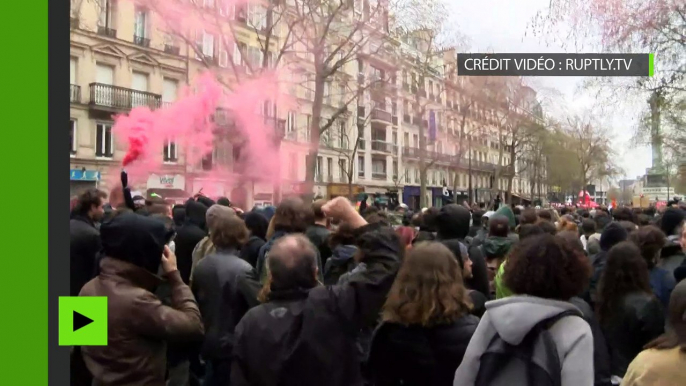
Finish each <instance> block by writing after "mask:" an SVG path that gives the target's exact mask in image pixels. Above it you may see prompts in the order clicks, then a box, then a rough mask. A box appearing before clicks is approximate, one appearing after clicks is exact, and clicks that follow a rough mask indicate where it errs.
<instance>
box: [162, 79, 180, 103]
mask: <svg viewBox="0 0 686 386" xmlns="http://www.w3.org/2000/svg"><path fill="white" fill-rule="evenodd" d="M177 89H178V82H177V81H176V79H169V78H164V80H163V81H162V102H163V103H171V102H174V101H176V95H177Z"/></svg>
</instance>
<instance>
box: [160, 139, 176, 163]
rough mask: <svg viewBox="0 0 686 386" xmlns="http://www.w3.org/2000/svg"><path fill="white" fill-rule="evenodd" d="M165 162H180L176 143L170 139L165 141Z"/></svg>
mask: <svg viewBox="0 0 686 386" xmlns="http://www.w3.org/2000/svg"><path fill="white" fill-rule="evenodd" d="M162 156H163V158H164V162H176V161H177V160H178V156H179V155H178V152H177V148H176V143H175V142H174V141H172V140H170V139H166V140H165V141H164V154H163V155H162Z"/></svg>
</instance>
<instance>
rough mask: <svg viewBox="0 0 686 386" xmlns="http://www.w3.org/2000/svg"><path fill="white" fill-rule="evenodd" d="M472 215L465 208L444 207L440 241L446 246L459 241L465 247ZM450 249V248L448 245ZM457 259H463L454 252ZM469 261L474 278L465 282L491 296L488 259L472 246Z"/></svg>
mask: <svg viewBox="0 0 686 386" xmlns="http://www.w3.org/2000/svg"><path fill="white" fill-rule="evenodd" d="M470 219H471V214H470V213H469V210H468V209H467V208H465V207H463V206H459V205H455V204H450V205H446V206H443V207H442V208H441V210H440V212H439V215H438V218H437V219H436V223H437V227H438V239H439V241H442V242H443V243H444V244H446V243H445V242H446V241H448V240H457V241H459V242H461V243H463V244H465V245H467V244H466V242H465V237H467V233H469V221H470ZM446 246H448V248H450V246H449V245H448V244H446ZM451 250H452V251H453V253H454V254H456V256H455V257H456V258H461V256H458V255H457V251H456V250H453V249H451ZM468 253H469V259H470V260H471V261H472V275H473V276H472V278H471V279H467V280H465V284H467V286H468V287H469V288H471V289H474V290H477V291H479V292H481V293H482V294H483V295H484V296H485V297H486V298H488V297H489V296H490V290H489V286H488V268H487V267H486V259H484V257H483V255H482V254H481V251H480V250H479V248H477V247H474V246H471V247H469V248H468Z"/></svg>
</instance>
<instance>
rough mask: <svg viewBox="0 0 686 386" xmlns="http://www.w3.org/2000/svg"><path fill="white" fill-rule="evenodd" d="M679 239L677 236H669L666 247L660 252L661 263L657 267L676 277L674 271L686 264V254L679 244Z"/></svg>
mask: <svg viewBox="0 0 686 386" xmlns="http://www.w3.org/2000/svg"><path fill="white" fill-rule="evenodd" d="M679 237H680V236H677V235H674V236H668V237H667V242H666V243H665V246H664V247H663V248H662V251H661V252H660V261H659V262H658V264H657V266H658V267H660V268H662V269H664V270H665V271H667V272H669V273H670V274H671V275H674V270H676V268H677V267H679V266H680V265H681V263H682V262H684V259H686V253H684V250H683V248H684V247H682V246H681V244H679Z"/></svg>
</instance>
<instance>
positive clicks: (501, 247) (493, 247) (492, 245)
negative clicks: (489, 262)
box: [483, 236, 514, 258]
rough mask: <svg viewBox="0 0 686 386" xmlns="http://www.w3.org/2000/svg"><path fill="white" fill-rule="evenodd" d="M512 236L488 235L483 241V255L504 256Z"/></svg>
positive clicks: (511, 242)
mask: <svg viewBox="0 0 686 386" xmlns="http://www.w3.org/2000/svg"><path fill="white" fill-rule="evenodd" d="M512 244H514V242H513V241H512V238H510V237H498V236H488V237H487V238H486V240H485V241H484V243H483V250H484V254H485V255H486V256H484V257H501V258H502V257H505V255H507V253H508V252H510V248H512Z"/></svg>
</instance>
